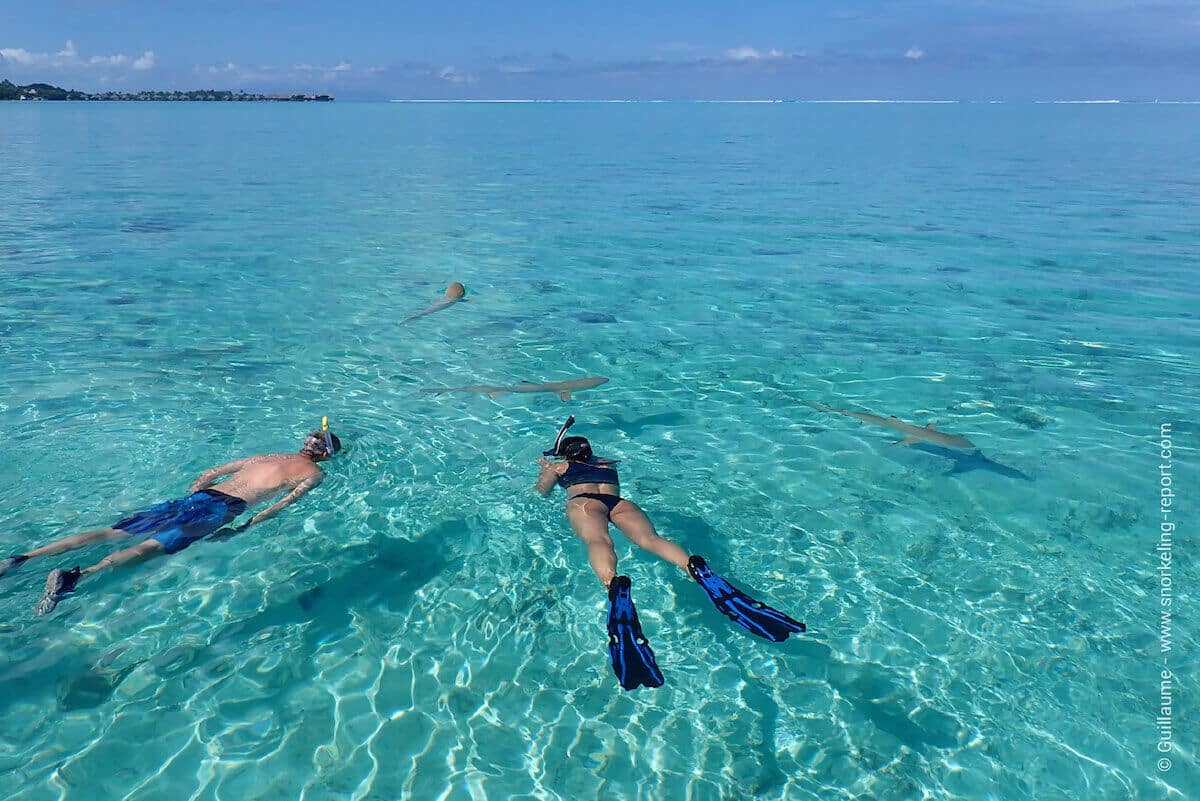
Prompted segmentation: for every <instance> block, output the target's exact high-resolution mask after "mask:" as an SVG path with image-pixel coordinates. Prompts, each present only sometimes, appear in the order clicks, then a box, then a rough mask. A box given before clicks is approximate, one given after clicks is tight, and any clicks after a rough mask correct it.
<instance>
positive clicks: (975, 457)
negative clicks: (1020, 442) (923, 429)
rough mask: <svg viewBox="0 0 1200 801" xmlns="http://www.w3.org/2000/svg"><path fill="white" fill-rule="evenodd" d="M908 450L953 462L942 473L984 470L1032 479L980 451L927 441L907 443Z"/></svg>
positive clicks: (1019, 478)
mask: <svg viewBox="0 0 1200 801" xmlns="http://www.w3.org/2000/svg"><path fill="white" fill-rule="evenodd" d="M908 449H909V450H913V451H921V452H923V453H928V454H931V455H933V456H941V457H943V458H946V459H949V460H951V461H952V462H953V464H952V465H951V466H950V469H949V470H947V471H946V472H945V473H943V474H942V475H946V476H959V475H962V474H963V473H972V472H974V471H976V470H986V471H988V472H989V473H995V474H997V475H1001V476H1004V477H1005V478H1013V479H1017V480H1019V481H1033V479H1032V478H1031V477H1030V476H1028V475H1026V474H1025V473H1022V472H1021V471H1020V470H1018V469H1017V468H1015V467H1009V466H1008V465H1006V464H1001V463H1000V462H997V461H994V460H992V459H989V458H988V457H986V456H984V455H983V452H982V451H978V450H974V451H967V452H963V451H956V450H953V449H951V448H942V447H940V446H938V445H930V444H929V443H927V442H921V443H917V444H915V445H909V446H908Z"/></svg>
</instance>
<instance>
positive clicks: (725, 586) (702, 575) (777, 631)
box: [688, 556, 807, 642]
mask: <svg viewBox="0 0 1200 801" xmlns="http://www.w3.org/2000/svg"><path fill="white" fill-rule="evenodd" d="M688 572H689V573H691V574H692V578H694V579H696V582H697V583H699V585H700V586H701V587H703V588H704V591H705V592H706V593H708V597H709V598H711V599H712V602H713V606H715V607H717V611H719V612H720V613H721V614H723V615H725V616H726V617H728V618H729V619H730V620H732V621H733V622H734V623H736V624H737V625H739V626H741V627H742V628H744V629H745V630H746V631H748V632H750V633H751V634H755V635H757V636H759V637H762V638H763V639H765V640H770V641H771V642H783V641H784V640H786V639H787V638H788V635H789V634H791V633H793V632H796V633H798V634H803V633H804V632H805V630H806V628H807V627H806V626H805V625H804V624H803V623H801V622H800V621H798V620H792V619H791V618H790V617H788V616H787V615H785V614H784V613H783V612H780V611H779V610H778V609H772V608H771V607H769V606H767V605H766V604H764V603H763V602H762V601H756V600H754V599H753V598H751V597H750V596H749V595H747V594H746V593H744V592H742V591H741V590H739V589H737V588H736V587H734V586H733V585H732V584H730V583H729V582H728V581H726V580H725V579H723V578H721V577H720V576H718V575H717V574H716V573H714V572H712V568H710V567H709V566H708V563H707V562H705V561H704V559H703V558H702V557H699V556H693V557H691V558H690V559H688Z"/></svg>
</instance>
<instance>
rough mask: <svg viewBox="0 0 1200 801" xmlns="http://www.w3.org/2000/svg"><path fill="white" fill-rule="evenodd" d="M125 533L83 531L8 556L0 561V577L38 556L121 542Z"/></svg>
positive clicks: (110, 530)
mask: <svg viewBox="0 0 1200 801" xmlns="http://www.w3.org/2000/svg"><path fill="white" fill-rule="evenodd" d="M128 536H129V534H128V533H127V532H124V531H121V530H120V529H116V528H98V529H96V530H94V531H85V532H83V533H82V534H73V535H71V536H70V537H63V538H62V539H61V540H55V541H54V542H52V543H50V544H49V545H43V546H42V547H41V548H37V549H35V550H32V551H28V552H27V553H22V554H17V555H16V556H10V557H8V558H7V559H0V576H3V575H4V574H5V573H7V572H8V571H9V570H11V569H12V568H14V567H18V566H20V565H23V564H25V563H26V562H28V561H29V560H30V559H33V558H34V557H38V556H53V555H55V554H59V553H66V552H67V551H73V550H75V549H76V548H82V547H83V546H85V545H91V544H92V543H93V542H111V541H113V540H123V539H125V538H126V537H128Z"/></svg>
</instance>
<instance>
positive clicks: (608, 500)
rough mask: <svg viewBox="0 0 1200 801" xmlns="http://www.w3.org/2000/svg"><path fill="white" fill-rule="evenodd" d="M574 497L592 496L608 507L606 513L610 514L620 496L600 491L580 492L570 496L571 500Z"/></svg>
mask: <svg viewBox="0 0 1200 801" xmlns="http://www.w3.org/2000/svg"><path fill="white" fill-rule="evenodd" d="M576 498H594V499H595V500H597V501H600V503H602V504H604V505H605V506H606V507H607V508H608V513H609V514H610V515H611V514H612V510H613V509H615V508H616V506H617V504H618V503H620V502H621V498H620V497H619V496H617V495H609V494H608V493H601V492H581V493H579V494H578V495H572V496H571V500H575V499H576Z"/></svg>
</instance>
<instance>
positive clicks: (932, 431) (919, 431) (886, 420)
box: [801, 401, 979, 451]
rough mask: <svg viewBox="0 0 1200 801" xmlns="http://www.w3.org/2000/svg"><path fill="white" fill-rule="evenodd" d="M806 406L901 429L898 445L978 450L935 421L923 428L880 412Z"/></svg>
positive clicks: (810, 404)
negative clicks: (942, 428) (938, 428)
mask: <svg viewBox="0 0 1200 801" xmlns="http://www.w3.org/2000/svg"><path fill="white" fill-rule="evenodd" d="M801 403H803V404H804V405H805V406H809V407H811V408H813V409H816V410H817V411H818V412H829V413H830V414H840V415H844V416H845V417H853V418H854V419H856V420H861V421H862V422H864V423H869V424H871V425H874V426H883V427H884V428H890V429H892V430H893V431H899V432H900V433H901V434H903V435H904V439H902V440H900V441H898V442H897V443H896V444H897V445H916V444H917V443H929V444H931V445H937V446H939V447H942V448H953V449H955V450H963V451H977V450H979V448H978V447H976V445H975V443H974V442H971V440H969V439H967V438H966V437H960V436H958V435H957V434H945V433H943V432H941V431H938V430H937V429H936V428H934V425H933V423H930V424H929V425H927V426H925V427H924V428H921V427H920V426H914V425H909V424H908V423H906V422H904V421H903V420H901V419H900V418H898V417H883V416H881V415H878V414H870V413H869V412H852V411H850V410H849V409H835V408H833V407H832V406H825V405H823V404H820V403H810V402H809V401H801Z"/></svg>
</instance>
